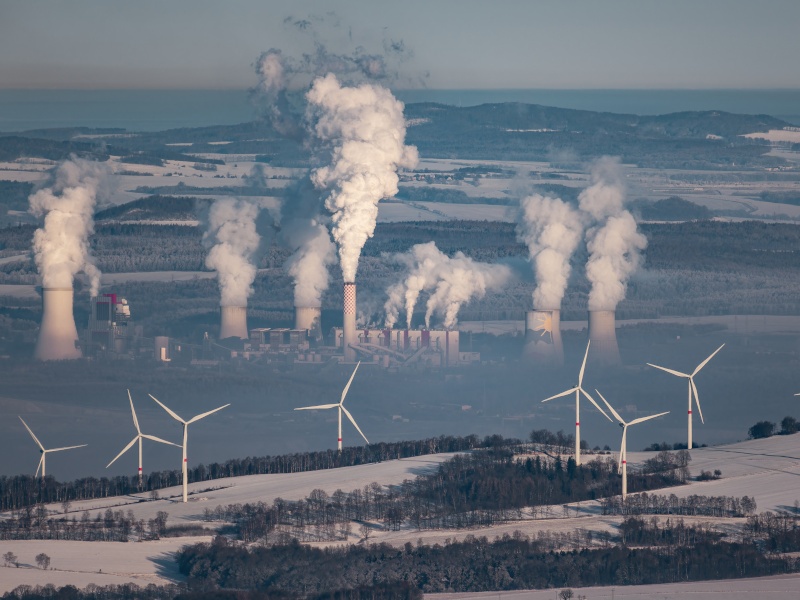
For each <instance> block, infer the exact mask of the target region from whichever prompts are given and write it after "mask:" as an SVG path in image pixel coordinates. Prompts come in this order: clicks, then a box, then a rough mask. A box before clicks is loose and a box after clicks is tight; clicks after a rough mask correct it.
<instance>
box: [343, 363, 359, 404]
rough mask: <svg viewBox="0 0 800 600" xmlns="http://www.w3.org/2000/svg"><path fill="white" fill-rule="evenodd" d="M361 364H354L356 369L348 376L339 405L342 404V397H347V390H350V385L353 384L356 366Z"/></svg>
mask: <svg viewBox="0 0 800 600" xmlns="http://www.w3.org/2000/svg"><path fill="white" fill-rule="evenodd" d="M360 364H361V361H358V363H357V364H356V368H355V369H353V374H352V375H350V379H349V380H348V382H347V385H346V386H344V390H342V399H341V400H339V404H344V397H345V396H347V390H349V389H350V384H351V383H353V378H354V377H355V376H356V371H358V366H359V365H360Z"/></svg>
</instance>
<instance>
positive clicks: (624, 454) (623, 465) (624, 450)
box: [595, 390, 669, 501]
mask: <svg viewBox="0 0 800 600" xmlns="http://www.w3.org/2000/svg"><path fill="white" fill-rule="evenodd" d="M595 392H597V395H598V396H600V398H601V399H602V400H603V402H605V405H606V406H607V407H608V410H610V411H611V412H612V413H613V415H614V416H615V417H616V419H617V421H619V426H620V427H622V445H621V446H620V448H619V465H618V466H617V472H619V471H620V470H621V471H622V500H623V501H624V500H625V498H627V497H628V427H630V426H631V425H638V424H639V423H642V422H643V421H649V420H650V419H655V418H657V417H663V416H664V415H668V414H669V411H667V412H662V413H658V414H657V415H650V416H649V417H639V418H638V419H634V420H633V421H631V422H630V423H626V422H625V421H624V420H623V419H622V417H620V416H619V413H618V412H617V411H615V410H614V407H613V406H611V405H610V404H609V403H608V400H606V399H605V398H603V394H601V393H600V391H599V390H595Z"/></svg>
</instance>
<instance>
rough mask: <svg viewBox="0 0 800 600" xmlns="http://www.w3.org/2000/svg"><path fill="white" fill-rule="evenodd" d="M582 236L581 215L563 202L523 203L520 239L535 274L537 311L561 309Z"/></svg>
mask: <svg viewBox="0 0 800 600" xmlns="http://www.w3.org/2000/svg"><path fill="white" fill-rule="evenodd" d="M582 234H583V223H582V222H581V215H580V213H578V211H576V210H574V209H573V208H572V207H570V206H569V205H568V204H567V203H566V202H564V201H563V200H560V199H558V198H548V197H545V196H541V195H539V194H534V195H532V196H528V197H526V198H523V199H521V200H520V203H519V213H518V215H517V239H519V240H520V241H521V242H523V243H524V244H525V245H527V247H528V253H529V256H530V260H531V261H532V262H533V264H534V269H535V272H536V289H535V290H534V291H533V306H534V308H537V309H541V310H548V309H558V308H559V307H560V306H561V301H562V300H563V298H564V292H565V291H566V289H567V282H568V280H569V274H570V264H569V261H570V257H571V256H572V254H573V253H574V252H575V249H576V248H577V247H578V244H579V243H580V241H581V236H582Z"/></svg>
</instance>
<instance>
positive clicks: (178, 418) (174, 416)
mask: <svg viewBox="0 0 800 600" xmlns="http://www.w3.org/2000/svg"><path fill="white" fill-rule="evenodd" d="M147 395H148V396H150V397H151V398H152V399H153V400H155V401H156V403H157V404H158V405H159V406H160V407H161V408H163V409H164V410H165V411H167V413H169V416H171V417H172V418H173V419H175V420H176V421H179V422H181V423H183V424H184V425H186V421H184V420H183V419H181V418H180V417H179V416H178V415H176V414H175V413H174V412H172V411H171V410H170V409H168V408H167V407H166V406H164V405H163V404H162V403H161V402H159V400H158V398H156V397H155V396H153V394H147Z"/></svg>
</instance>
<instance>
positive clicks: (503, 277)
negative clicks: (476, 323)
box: [384, 242, 511, 329]
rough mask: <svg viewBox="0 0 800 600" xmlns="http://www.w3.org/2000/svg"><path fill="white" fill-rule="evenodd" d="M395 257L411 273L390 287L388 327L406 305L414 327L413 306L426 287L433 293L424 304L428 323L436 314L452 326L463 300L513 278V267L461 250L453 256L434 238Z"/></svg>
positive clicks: (409, 321)
mask: <svg viewBox="0 0 800 600" xmlns="http://www.w3.org/2000/svg"><path fill="white" fill-rule="evenodd" d="M393 258H394V260H395V261H396V262H399V263H400V264H404V265H406V267H407V269H408V274H407V276H406V278H405V279H404V280H403V281H402V282H401V283H397V284H394V285H392V286H391V287H389V289H388V290H387V294H388V295H389V299H388V300H387V301H386V304H385V305H384V309H385V311H386V327H394V325H395V323H396V322H397V320H398V318H399V314H400V311H401V310H403V309H405V312H406V324H407V326H408V327H411V316H412V315H413V312H414V307H415V306H416V304H417V301H418V299H419V295H420V293H421V292H423V291H425V292H428V293H429V294H430V296H429V298H428V301H427V304H426V308H425V326H426V327H430V323H431V318H432V317H433V315H435V314H436V315H439V316H441V317H442V321H443V323H442V324H443V326H444V327H445V328H448V329H449V328H451V327H454V326H455V325H456V323H457V322H458V311H459V310H460V309H461V306H462V305H463V304H466V303H467V302H469V301H471V300H472V299H480V298H483V297H484V296H485V295H486V292H487V291H489V290H492V289H499V288H501V287H502V286H504V285H505V284H506V283H507V282H508V281H509V280H510V279H511V269H510V268H509V267H507V266H506V265H498V264H489V263H481V262H476V261H474V260H472V259H471V258H469V257H467V256H465V255H464V254H463V253H462V252H456V254H455V255H454V256H453V257H452V258H451V257H449V256H447V255H446V254H444V253H443V252H441V251H440V250H439V249H438V248H437V247H436V244H435V243H434V242H428V243H426V244H417V245H415V246H413V247H412V248H411V250H409V251H408V252H407V253H405V254H398V255H395V256H394V257H393Z"/></svg>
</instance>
